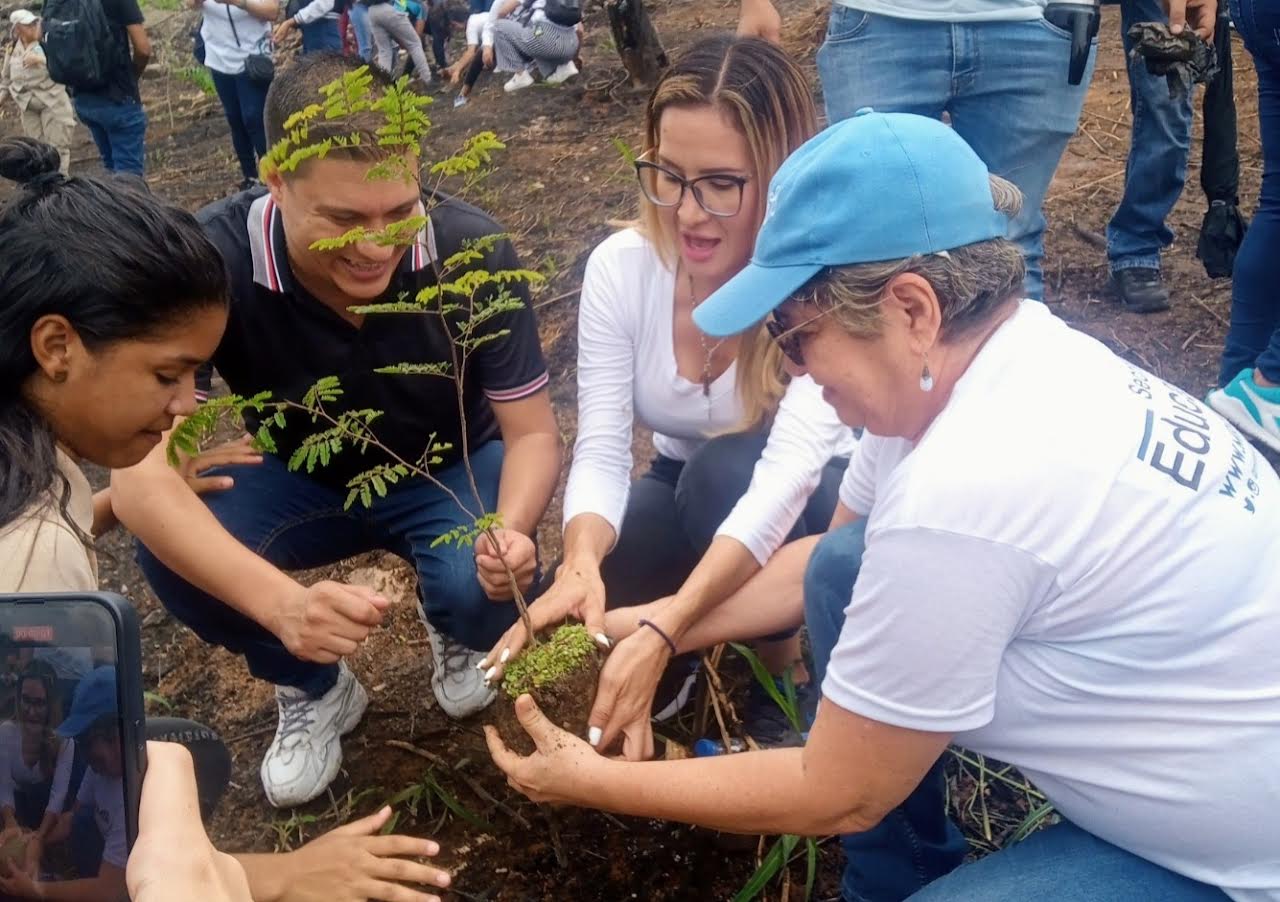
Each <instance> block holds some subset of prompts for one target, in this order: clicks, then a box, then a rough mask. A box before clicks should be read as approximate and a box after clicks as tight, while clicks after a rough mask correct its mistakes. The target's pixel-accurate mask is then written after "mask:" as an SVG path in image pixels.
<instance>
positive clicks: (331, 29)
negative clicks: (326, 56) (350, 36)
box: [299, 18, 342, 53]
mask: <svg viewBox="0 0 1280 902" xmlns="http://www.w3.org/2000/svg"><path fill="white" fill-rule="evenodd" d="M299 31H301V32H302V52H303V53H317V52H319V51H321V50H336V51H338V52H339V53H341V52H342V35H340V34H338V20H337V19H329V18H324V19H319V20H317V21H315V22H312V23H310V24H308V25H303V26H302V27H301V28H300V29H299Z"/></svg>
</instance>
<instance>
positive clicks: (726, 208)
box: [636, 160, 751, 219]
mask: <svg viewBox="0 0 1280 902" xmlns="http://www.w3.org/2000/svg"><path fill="white" fill-rule="evenodd" d="M636 178H638V179H639V180H640V190H641V191H643V192H644V196H645V197H646V198H648V200H649V202H650V203H651V204H653V205H654V206H656V207H678V206H680V204H681V203H683V202H684V193H685V192H686V191H692V192H693V199H694V200H695V201H697V202H698V206H699V207H701V208H702V209H704V210H706V211H707V212H708V213H710V214H711V215H712V216H719V217H720V218H722V219H724V218H728V217H730V216H737V215H738V213H739V211H740V210H742V189H743V187H745V186H746V184H747V182H749V181H751V179H750V178H748V177H747V176H745V175H729V174H727V173H726V174H723V175H717V174H712V175H700V176H698V177H697V178H696V179H686V178H685V177H684V176H682V175H680V174H679V173H676V172H672V171H671V170H670V169H668V168H667V167H665V166H660V165H658V164H657V163H651V162H649V161H648V160H638V161H636Z"/></svg>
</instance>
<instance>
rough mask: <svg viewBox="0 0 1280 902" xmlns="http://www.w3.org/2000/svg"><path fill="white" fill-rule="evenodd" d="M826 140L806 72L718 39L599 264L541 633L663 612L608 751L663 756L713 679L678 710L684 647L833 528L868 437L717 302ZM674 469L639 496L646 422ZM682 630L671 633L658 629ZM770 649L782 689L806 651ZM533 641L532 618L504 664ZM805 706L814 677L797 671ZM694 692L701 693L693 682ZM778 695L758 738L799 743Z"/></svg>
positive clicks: (711, 42) (608, 691) (648, 157)
mask: <svg viewBox="0 0 1280 902" xmlns="http://www.w3.org/2000/svg"><path fill="white" fill-rule="evenodd" d="M816 130H817V112H816V111H815V110H814V108H813V101H812V100H811V95H810V90H809V86H808V84H807V82H806V79H805V77H804V74H803V73H802V72H801V71H800V70H799V69H798V68H797V67H796V65H795V64H794V63H792V62H791V60H790V59H788V58H787V56H786V54H785V53H783V52H782V51H781V50H780V49H778V48H777V47H775V46H773V45H771V44H768V43H766V42H764V41H761V40H758V39H754V38H735V37H733V36H732V35H721V36H719V37H714V38H707V39H704V40H702V41H699V42H698V43H697V44H695V45H694V46H693V47H691V48H690V49H689V50H688V51H687V52H686V53H685V54H684V55H683V56H681V57H680V59H679V60H677V61H676V62H675V63H674V64H673V65H672V66H671V68H669V69H668V70H667V71H666V72H665V73H663V77H662V79H661V80H660V81H659V82H658V85H657V86H656V87H655V88H654V91H653V94H652V96H651V98H650V100H649V103H648V106H647V110H646V125H645V150H644V153H643V154H642V155H641V157H640V160H641V162H639V163H638V164H637V166H636V171H637V175H638V176H639V182H640V189H641V190H640V220H639V222H638V223H637V224H636V225H635V226H633V227H631V228H628V229H625V230H623V231H621V232H618V233H616V234H614V235H613V236H612V237H610V238H608V239H607V240H605V241H604V242H603V243H602V244H601V245H600V246H599V247H597V248H596V249H595V251H593V252H592V254H591V257H590V259H589V260H588V262H587V269H586V274H585V276H584V278H583V289H582V301H581V306H580V309H579V311H578V436H577V442H576V444H575V446H574V453H573V466H572V467H571V469H570V471H569V481H568V485H567V486H566V488H565V498H564V562H563V564H562V565H561V567H560V568H559V571H558V572H557V576H556V580H555V583H554V585H553V586H552V587H551V588H550V589H549V590H547V592H546V593H545V594H544V595H543V596H542V597H541V598H539V599H538V600H537V601H535V602H534V604H533V605H532V606H531V607H530V617H531V618H532V621H533V625H534V628H535V629H537V628H540V627H543V626H549V625H553V624H556V623H559V622H560V621H562V620H564V619H565V617H567V616H572V617H576V618H577V619H579V620H582V621H584V622H585V623H586V625H587V627H588V629H589V630H590V631H591V632H592V634H595V635H599V634H600V632H601V630H602V629H603V626H604V614H605V607H606V604H607V605H608V606H610V607H617V606H623V605H634V604H639V603H643V602H651V601H655V600H656V599H663V600H664V602H665V604H664V605H663V608H664V609H663V610H662V611H661V612H660V613H655V614H654V615H653V616H652V618H650V619H651V620H652V622H653V623H654V624H655V627H656V628H655V629H654V630H643V631H641V632H640V633H639V634H637V635H635V636H634V637H631V638H629V639H627V640H626V641H624V642H623V643H622V644H620V645H619V646H618V647H617V648H616V649H614V650H613V652H612V653H611V654H610V656H609V660H608V661H607V662H606V664H605V667H604V671H603V673H602V674H601V677H600V689H599V694H598V695H597V698H596V705H595V709H594V711H593V712H592V716H591V719H590V723H591V736H592V741H593V744H595V743H597V742H598V743H599V744H600V748H601V749H602V750H604V749H606V748H608V747H609V746H610V745H612V743H613V742H614V739H615V738H617V737H622V738H623V740H624V744H623V750H624V752H625V754H626V755H627V756H628V757H631V758H643V757H650V756H651V755H652V754H653V733H652V729H651V727H650V712H651V709H653V710H657V711H658V712H659V717H660V718H662V719H665V718H666V717H669V716H670V715H672V714H674V713H675V710H676V708H677V707H678V706H679V705H681V704H683V702H684V700H685V699H686V698H687V693H688V688H689V687H690V686H691V685H692V682H693V678H694V672H693V670H692V669H691V668H690V667H688V666H685V667H684V668H683V673H677V674H676V677H677V678H676V680H675V681H674V686H673V688H674V691H668V692H667V693H664V694H665V695H668V696H674V697H675V698H674V699H672V698H658V699H656V700H655V692H656V690H657V689H658V683H659V679H660V678H661V677H662V675H663V673H664V671H665V670H667V668H668V665H669V664H670V665H671V666H672V667H678V666H679V665H680V664H681V663H683V664H686V665H687V664H688V663H689V662H688V661H683V662H671V657H672V655H671V653H670V650H669V649H668V646H667V642H666V640H665V638H664V634H665V635H667V636H673V637H674V636H679V635H680V634H681V633H683V632H684V631H685V630H686V629H687V628H688V627H689V625H690V624H691V623H693V622H694V621H696V620H697V619H698V618H699V617H700V616H703V615H704V614H705V613H706V612H707V611H708V610H710V609H712V608H714V607H715V606H716V605H717V604H719V603H720V602H721V601H723V600H724V599H725V598H726V597H727V596H728V595H729V594H730V593H732V592H733V591H734V590H735V589H737V588H738V587H739V586H740V585H742V583H744V582H745V581H746V580H747V579H748V578H749V577H750V576H751V575H752V574H753V573H754V572H755V571H756V570H758V569H759V568H760V567H761V566H762V565H763V564H764V563H765V562H766V561H768V560H769V558H770V556H771V555H772V554H773V552H774V551H776V550H777V549H778V547H779V546H780V545H782V544H783V542H784V541H786V539H787V538H788V537H790V538H793V539H794V538H800V537H801V536H805V535H809V534H812V533H815V532H822V531H824V530H826V528H827V526H828V524H829V523H830V520H831V514H832V512H833V510H834V509H835V505H836V494H837V489H838V487H839V484H840V478H841V476H842V474H843V472H844V469H845V466H846V465H847V464H848V455H849V452H850V451H851V450H852V448H853V447H854V438H853V435H852V433H851V432H850V430H849V429H848V428H847V427H846V426H844V425H843V424H842V423H841V422H840V420H839V418H838V417H837V416H836V412H835V411H834V410H833V409H832V408H831V406H830V405H829V404H827V403H826V401H824V400H823V398H822V393H821V389H819V388H818V386H817V385H815V384H814V382H813V380H812V379H809V378H808V377H803V378H800V379H796V380H794V381H792V382H790V384H788V383H787V380H786V379H785V378H784V374H783V371H782V355H781V353H780V352H779V351H778V350H777V348H776V347H774V345H773V343H772V342H771V341H770V340H769V336H768V333H766V332H765V331H764V329H763V328H757V329H753V330H749V331H748V332H747V333H745V334H743V335H740V336H735V337H733V338H730V339H722V340H712V339H709V338H708V337H707V336H706V335H705V334H704V333H702V332H701V331H700V330H699V329H697V328H696V327H695V326H694V324H693V319H692V314H693V311H694V310H695V309H696V308H697V306H698V304H699V303H700V302H701V301H703V300H704V299H705V298H707V297H708V296H709V295H710V294H712V292H714V291H715V290H716V289H717V288H719V287H720V286H721V285H723V284H724V283H725V282H727V281H728V280H729V279H730V278H732V277H733V275H734V274H735V273H737V272H738V271H739V270H740V269H741V268H742V267H743V266H745V265H746V263H747V260H748V258H749V257H750V254H751V246H752V244H753V243H754V241H755V236H756V231H757V229H758V228H759V226H760V222H761V219H762V218H763V216H764V206H765V205H764V200H765V196H766V193H767V189H768V185H769V179H770V178H771V177H772V175H773V172H774V170H775V169H776V168H777V167H778V165H779V164H780V163H781V162H782V160H783V159H785V158H786V157H787V155H788V154H789V153H791V152H792V151H793V150H795V149H796V148H797V147H799V146H800V145H801V144H802V143H804V141H805V140H807V139H808V138H809V137H811V136H812V135H813V134H814V132H815V131H816ZM635 418H638V419H639V420H640V422H642V423H643V424H644V425H645V426H647V427H649V428H651V429H653V430H654V436H653V443H654V447H655V449H656V450H657V455H656V457H655V458H654V460H653V463H652V466H651V467H650V469H649V471H648V472H647V473H646V474H645V475H644V476H642V477H641V478H640V479H638V480H636V481H634V482H632V481H631V470H632V459H631V458H632V454H631V438H632V435H631V433H632V427H633V422H632V421H633V419H635ZM658 630H662V632H658ZM776 638H777V641H776V642H773V643H768V644H767V647H766V648H764V649H762V654H763V655H764V657H765V659H766V661H767V662H768V663H769V664H770V665H771V666H772V669H773V671H774V672H775V673H777V674H779V675H781V674H783V673H784V672H785V671H786V670H787V668H788V667H791V666H793V665H798V664H799V662H800V660H801V652H800V640H799V637H798V635H796V634H795V633H794V631H792V633H791V634H790V635H788V634H785V633H784V634H783V635H781V636H779V637H776ZM525 641H526V631H525V628H524V625H523V624H522V623H521V622H519V621H517V623H516V624H515V625H514V626H513V627H512V628H511V630H510V631H508V633H507V634H506V635H505V636H503V637H502V639H500V640H499V641H498V643H497V644H496V645H495V646H494V648H493V650H492V651H491V652H490V654H489V656H488V660H490V661H492V662H494V663H495V664H496V665H497V669H498V671H501V669H502V667H501V661H502V659H503V658H504V657H509V656H510V655H514V654H516V653H518V652H519V651H520V649H521V648H522V647H523V646H524V644H525ZM797 676H798V682H799V683H800V684H801V687H800V691H801V692H802V693H803V692H804V691H805V686H804V684H805V683H806V682H807V675H806V674H804V673H803V670H802V665H801V667H800V672H799V673H798V674H797ZM681 683H683V684H684V685H681ZM775 712H777V707H776V706H775V705H774V704H773V703H772V701H771V700H769V699H768V697H767V695H765V694H764V692H763V691H761V692H759V693H758V694H756V695H753V699H752V702H750V703H749V704H748V712H747V718H746V719H747V722H748V730H749V731H750V732H751V733H752V735H753V736H754V737H755V738H756V740H757V741H758V742H760V743H764V744H779V743H782V742H785V741H788V739H790V740H791V741H798V740H799V737H798V736H790V737H789V736H787V735H786V732H785V724H784V723H783V722H782V721H781V719H780V718H779V717H775V716H773V715H774V714H775Z"/></svg>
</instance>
